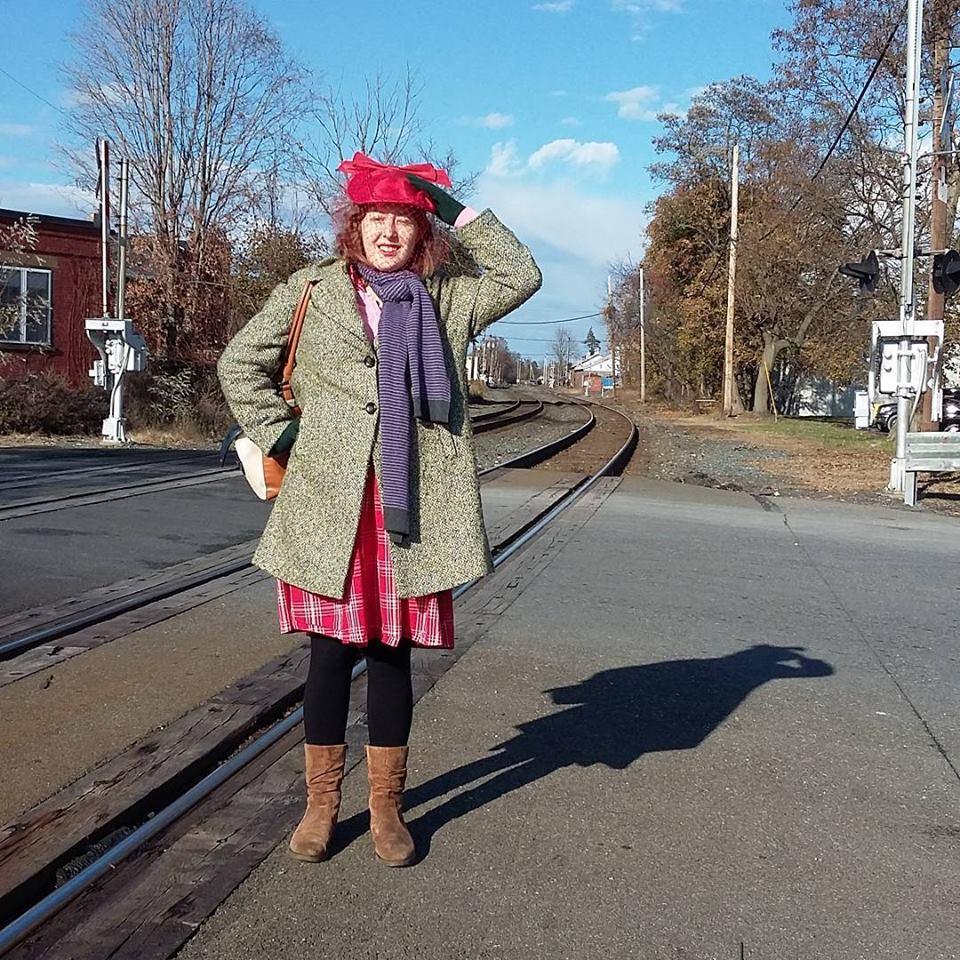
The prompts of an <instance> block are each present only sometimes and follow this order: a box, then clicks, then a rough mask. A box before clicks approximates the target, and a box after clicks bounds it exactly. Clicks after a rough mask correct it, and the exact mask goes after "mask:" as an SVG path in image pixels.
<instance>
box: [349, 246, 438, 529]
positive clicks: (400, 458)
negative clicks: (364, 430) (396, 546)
mask: <svg viewBox="0 0 960 960" xmlns="http://www.w3.org/2000/svg"><path fill="white" fill-rule="evenodd" d="M357 270H358V271H359V273H360V276H362V277H363V279H364V280H366V281H367V283H368V284H370V286H371V287H372V288H373V289H374V291H375V292H376V294H377V296H378V297H380V299H381V300H382V301H383V310H382V312H381V314H380V326H379V329H378V331H377V339H378V341H379V344H380V346H379V364H378V371H377V373H378V376H377V392H378V394H379V399H380V442H381V445H382V447H383V474H382V476H381V482H382V484H383V517H384V524H385V525H386V528H387V532H388V533H389V534H390V539H391V540H392V541H393V542H394V543H400V542H402V540H403V538H404V537H405V536H407V535H409V533H410V434H411V428H412V425H413V417H416V418H417V419H418V420H422V421H424V422H430V423H448V422H449V420H450V376H449V374H448V373H447V365H446V361H445V359H444V355H443V342H442V341H441V339H440V324H439V322H438V321H437V311H436V308H435V307H434V305H433V300H431V299H430V294H429V293H427V288H426V287H425V286H424V285H423V281H422V280H421V279H420V277H419V276H418V275H417V274H416V273H414V272H413V271H412V270H397V271H393V272H391V273H381V272H380V271H379V270H374V269H373V268H372V267H369V266H367V265H366V264H364V263H358V264H357Z"/></svg>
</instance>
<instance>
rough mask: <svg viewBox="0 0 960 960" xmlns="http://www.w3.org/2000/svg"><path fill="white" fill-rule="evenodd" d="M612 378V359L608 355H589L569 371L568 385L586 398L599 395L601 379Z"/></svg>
mask: <svg viewBox="0 0 960 960" xmlns="http://www.w3.org/2000/svg"><path fill="white" fill-rule="evenodd" d="M612 376H613V358H612V357H611V356H610V354H609V353H607V354H604V353H599V352H598V353H591V354H590V356H588V357H584V358H583V360H581V361H580V362H579V363H577V364H575V365H574V366H573V368H572V370H571V371H570V385H571V386H572V387H574V388H575V389H577V390H583V391H584V393H586V394H587V395H588V396H589V395H593V394H597V395H599V394H600V392H601V388H602V383H603V379H604V378H605V377H612Z"/></svg>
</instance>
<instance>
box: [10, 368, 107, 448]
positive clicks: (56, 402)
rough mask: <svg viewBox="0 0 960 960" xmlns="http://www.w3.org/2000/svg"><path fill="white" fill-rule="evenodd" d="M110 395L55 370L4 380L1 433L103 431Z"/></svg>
mask: <svg viewBox="0 0 960 960" xmlns="http://www.w3.org/2000/svg"><path fill="white" fill-rule="evenodd" d="M107 408H108V403H107V397H106V394H105V393H104V392H103V390H102V389H100V388H99V387H94V386H93V385H92V384H91V385H85V386H82V387H73V386H71V385H70V384H69V383H68V382H67V381H66V380H64V379H63V378H62V377H59V376H57V375H56V374H53V373H46V372H44V373H31V374H28V375H27V376H25V377H23V378H19V379H0V433H46V434H99V433H100V428H101V425H102V423H103V418H104V417H105V416H106V415H107Z"/></svg>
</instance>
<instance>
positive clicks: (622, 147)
mask: <svg viewBox="0 0 960 960" xmlns="http://www.w3.org/2000/svg"><path fill="white" fill-rule="evenodd" d="M252 5H253V7H254V8H255V9H256V10H257V11H258V13H259V14H260V15H261V16H262V17H263V18H264V19H266V20H267V21H269V22H270V23H271V24H272V26H273V28H274V29H275V30H276V31H277V33H278V34H279V35H280V37H281V38H282V40H283V41H284V43H285V45H286V46H287V48H288V50H289V52H290V53H291V54H292V55H293V56H294V57H296V58H297V59H299V60H300V61H301V62H302V63H303V64H304V65H305V66H307V67H309V68H310V69H311V70H312V71H313V72H314V73H315V74H320V75H321V76H323V77H325V78H326V79H327V80H328V81H330V82H334V83H338V84H341V85H342V87H343V88H344V89H345V90H346V91H350V90H352V89H354V88H356V87H357V86H358V85H359V84H360V83H362V80H363V78H364V76H365V75H367V74H369V73H373V72H376V71H380V72H381V73H382V74H384V75H385V76H391V75H394V74H400V73H401V72H402V71H403V69H404V68H405V65H406V64H407V63H409V64H410V65H411V66H413V67H414V68H415V69H416V71H417V72H418V74H419V77H420V79H421V81H422V82H423V86H424V93H423V99H422V113H423V119H424V120H425V121H426V125H427V130H428V133H429V134H430V136H431V137H432V139H433V140H434V142H435V143H437V144H438V145H442V146H446V145H447V144H449V145H450V146H452V147H453V148H454V150H455V152H456V153H457V155H458V156H459V157H460V158H461V162H462V164H463V168H464V169H468V170H475V171H480V172H481V176H480V178H479V181H478V186H477V191H476V194H475V195H474V197H472V198H471V201H472V202H473V204H474V205H475V206H478V207H483V206H490V207H491V208H492V209H493V210H494V212H496V213H497V214H498V215H499V216H500V218H501V219H502V220H503V221H504V222H505V223H507V224H508V225H509V226H511V227H512V228H513V229H514V230H515V231H516V233H517V234H518V235H519V236H520V237H521V238H522V239H523V240H525V241H526V242H527V243H529V245H530V246H531V248H532V249H533V251H534V254H535V255H536V257H537V260H538V262H539V263H540V265H541V267H542V268H543V272H544V287H543V290H542V291H541V292H540V293H539V294H538V295H537V296H536V297H535V298H534V299H533V300H532V301H531V302H530V303H529V304H527V305H526V306H524V307H523V308H521V310H520V311H518V312H517V313H516V314H515V315H513V316H512V317H510V318H509V319H510V320H511V321H544V320H552V319H558V318H561V317H568V316H578V315H580V314H586V313H592V312H593V311H595V310H597V309H599V307H600V306H601V305H602V302H603V298H604V296H605V291H606V276H607V264H609V263H610V262H611V261H615V260H620V259H626V258H634V259H636V258H637V257H638V256H640V255H641V253H642V243H643V240H642V236H643V226H644V219H645V218H644V207H645V205H646V204H647V203H648V202H649V201H650V200H651V199H652V198H653V197H655V196H656V193H657V185H656V184H655V183H654V182H652V180H651V178H650V176H649V173H648V172H647V167H648V165H649V164H650V163H651V161H652V160H653V151H652V147H651V139H652V138H653V137H654V136H655V135H656V133H657V131H658V128H659V125H658V124H657V123H656V120H655V114H656V113H657V111H658V110H662V109H664V108H667V107H669V108H673V109H678V110H682V109H684V108H685V106H686V105H687V104H688V103H689V100H690V97H691V96H692V95H693V94H694V93H695V92H696V91H697V90H698V89H699V88H701V87H703V86H705V85H707V84H709V83H711V82H714V81H718V80H724V79H726V78H728V77H731V76H736V75H738V74H741V73H751V74H753V75H755V76H759V77H766V76H768V75H769V70H770V61H771V44H770V33H771V31H772V30H774V29H775V28H776V27H778V26H782V25H784V24H785V23H786V21H787V13H786V0H632V2H628V0H554V2H537V0H526V2H523V0H486V2H483V3H470V2H462V0H461V2H454V3H445V4H438V3H435V2H426V0H407V2H405V3H402V4H398V3H396V2H382V0H368V2H363V0H355V2H354V3H353V4H351V5H350V6H349V8H348V7H347V6H346V5H344V4H341V3H337V4H334V3H323V2H321V3H317V2H316V0H252ZM348 9H349V11H350V12H349V13H347V12H346V11H347V10H348ZM79 11H80V6H79V4H76V3H73V2H64V0H28V2H25V3H19V4H9V5H7V7H6V9H5V11H4V27H5V30H4V35H5V36H6V37H7V38H8V39H9V38H10V37H17V38H18V39H17V42H16V43H15V44H10V43H8V44H7V45H6V47H5V49H4V58H3V61H2V62H0V68H2V69H3V70H5V71H7V72H8V73H9V74H11V75H12V76H13V77H15V78H16V79H17V80H19V81H20V82H21V83H22V84H24V85H26V86H27V87H29V88H31V90H33V91H35V93H36V94H39V96H40V97H42V98H44V99H45V100H47V101H49V104H47V103H44V102H42V100H40V99H38V98H37V97H36V96H34V95H31V94H30V93H28V92H26V91H25V90H24V89H22V87H20V86H18V85H17V84H16V83H15V82H14V81H13V80H12V79H11V78H10V77H9V76H6V75H4V74H3V73H0V206H2V207H12V208H14V209H23V210H35V211H36V212H39V213H48V214H61V215H66V216H76V215H82V212H84V211H85V210H86V209H89V202H88V201H86V198H84V197H82V196H80V195H78V192H77V191H76V190H75V189H73V188H71V186H70V176H69V174H68V173H67V172H64V171H62V170H58V169H56V167H55V166H54V165H53V164H54V154H53V149H52V144H53V143H54V142H55V141H56V140H57V137H58V129H57V121H58V119H59V114H58V111H59V110H66V109H69V107H68V106H66V103H67V100H66V97H65V93H64V90H63V88H62V86H61V84H60V82H59V79H58V75H57V64H58V63H59V62H62V61H63V60H65V59H67V58H69V56H70V52H71V51H70V45H69V40H68V37H67V34H68V33H69V31H70V29H71V27H72V26H73V25H74V24H75V23H76V22H77V18H78V17H79ZM91 149H92V147H91ZM85 204H86V206H85ZM591 323H593V324H594V325H595V329H596V332H597V334H598V335H599V336H600V337H601V338H603V332H602V322H600V321H580V322H579V323H575V324H571V326H570V329H571V331H572V332H573V333H574V334H575V335H576V336H577V337H578V338H579V337H582V336H583V335H584V334H585V333H586V330H587V327H589V326H590V324H591ZM494 332H496V333H498V334H500V335H503V336H507V337H508V339H509V340H510V342H511V346H512V348H513V349H515V350H518V351H520V352H521V353H523V354H524V355H527V356H534V357H536V356H542V355H543V354H544V353H546V352H547V350H548V349H549V346H548V343H546V342H545V341H547V340H549V338H550V337H551V336H552V333H553V327H550V326H543V325H540V326H530V327H524V326H517V325H514V324H510V325H507V326H499V327H495V328H494Z"/></svg>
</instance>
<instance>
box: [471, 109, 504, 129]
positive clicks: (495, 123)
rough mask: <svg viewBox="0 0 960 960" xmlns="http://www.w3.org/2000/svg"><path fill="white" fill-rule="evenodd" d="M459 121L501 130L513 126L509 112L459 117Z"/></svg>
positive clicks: (473, 125) (472, 125)
mask: <svg viewBox="0 0 960 960" xmlns="http://www.w3.org/2000/svg"><path fill="white" fill-rule="evenodd" d="M460 123H464V124H467V125H468V126H471V127H483V128H484V129H486V130H502V129H503V128H504V127H512V126H513V116H512V115H511V114H509V113H488V114H486V115H485V116H482V117H461V118H460Z"/></svg>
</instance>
